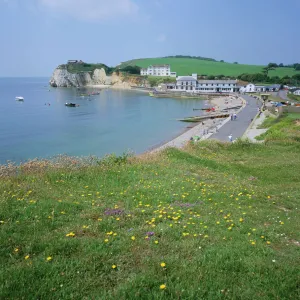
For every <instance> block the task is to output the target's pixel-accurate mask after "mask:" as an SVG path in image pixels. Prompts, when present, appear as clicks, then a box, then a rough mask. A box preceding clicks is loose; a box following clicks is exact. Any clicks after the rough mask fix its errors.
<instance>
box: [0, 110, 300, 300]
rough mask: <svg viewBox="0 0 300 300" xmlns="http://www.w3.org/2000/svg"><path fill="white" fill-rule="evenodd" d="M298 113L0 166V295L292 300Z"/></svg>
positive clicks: (295, 292) (296, 259)
mask: <svg viewBox="0 0 300 300" xmlns="http://www.w3.org/2000/svg"><path fill="white" fill-rule="evenodd" d="M297 119H299V115H290V116H285V117H283V118H281V119H279V120H277V121H276V124H275V125H274V126H276V130H275V131H276V132H277V134H270V132H273V131H274V129H272V128H273V127H271V129H270V130H271V131H270V132H269V131H268V132H267V133H266V138H267V143H266V144H257V145H256V144H249V143H248V142H237V143H234V144H228V143H219V142H213V141H206V142H202V143H198V144H195V145H193V144H190V145H189V146H187V148H186V149H184V150H182V151H180V150H176V149H168V150H166V151H165V152H163V153H161V154H156V155H153V156H150V155H145V156H142V157H132V158H128V157H126V155H124V156H122V157H114V156H111V157H107V158H106V159H104V160H101V161H98V160H96V159H92V158H90V159H86V160H83V159H81V160H78V159H75V158H67V157H65V158H61V160H60V162H59V163H57V162H54V161H53V162H51V161H44V162H43V161H36V162H30V163H27V164H24V165H23V166H22V167H20V168H17V167H14V166H13V165H9V166H7V167H4V166H3V167H1V168H0V174H1V178H0V179H1V180H0V195H1V198H0V201H1V202H0V228H1V231H0V240H1V244H0V254H1V255H0V263H1V269H0V298H1V299H297V298H298V297H299V292H300V290H299V287H300V282H299V272H300V255H299V254H300V253H299V249H300V244H299V241H300V235H299V233H300V223H299V203H300V189H299V169H300V155H299V150H300V132H299V129H300V127H299V123H298V122H297Z"/></svg>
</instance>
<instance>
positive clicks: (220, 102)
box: [143, 95, 245, 154]
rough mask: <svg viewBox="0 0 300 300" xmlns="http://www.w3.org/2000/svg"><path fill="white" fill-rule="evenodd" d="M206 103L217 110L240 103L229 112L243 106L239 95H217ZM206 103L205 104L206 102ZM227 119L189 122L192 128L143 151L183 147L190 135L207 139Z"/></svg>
mask: <svg viewBox="0 0 300 300" xmlns="http://www.w3.org/2000/svg"><path fill="white" fill-rule="evenodd" d="M206 101H207V102H208V103H210V104H212V105H213V106H214V107H216V108H217V109H218V110H219V111H221V110H222V109H225V108H228V107H234V106H237V105H242V107H241V108H239V109H232V110H230V111H228V112H229V114H232V113H237V114H238V113H239V112H240V111H241V110H242V109H243V108H244V107H245V101H244V99H242V98H240V97H239V96H235V95H232V96H228V97H219V98H214V99H212V100H206ZM206 105H207V104H206ZM228 121H230V117H228V118H220V119H207V120H205V121H203V122H197V123H191V124H194V125H190V126H191V127H192V128H189V129H188V130H183V132H182V133H181V134H179V135H178V136H176V137H174V138H173V139H170V140H168V141H167V142H162V143H159V144H158V145H157V146H154V147H151V148H150V149H149V150H147V151H145V152H144V153H143V154H145V153H155V152H159V151H161V150H164V149H166V148H168V147H175V148H179V149H180V148H183V147H184V146H185V145H186V144H187V143H188V142H189V141H190V139H191V138H192V137H194V136H198V137H199V138H200V139H199V140H198V141H203V140H206V139H208V138H209V137H210V136H211V135H213V134H214V133H216V132H217V131H218V130H219V129H220V128H221V127H222V126H223V125H225V124H226V123H227V122H228Z"/></svg>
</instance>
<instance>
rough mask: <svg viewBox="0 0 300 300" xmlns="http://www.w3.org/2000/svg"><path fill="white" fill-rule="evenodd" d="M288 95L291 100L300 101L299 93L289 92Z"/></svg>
mask: <svg viewBox="0 0 300 300" xmlns="http://www.w3.org/2000/svg"><path fill="white" fill-rule="evenodd" d="M287 96H288V98H289V99H290V100H294V101H300V96H297V95H294V94H291V93H288V94H287Z"/></svg>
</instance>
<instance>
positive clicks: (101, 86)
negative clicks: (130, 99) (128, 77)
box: [86, 84, 151, 93]
mask: <svg viewBox="0 0 300 300" xmlns="http://www.w3.org/2000/svg"><path fill="white" fill-rule="evenodd" d="M86 87H88V88H93V89H113V90H123V91H137V92H143V93H149V92H150V90H151V89H150V90H146V89H145V90H144V89H138V88H134V87H128V86H126V85H124V86H123V85H104V84H93V85H87V86H86Z"/></svg>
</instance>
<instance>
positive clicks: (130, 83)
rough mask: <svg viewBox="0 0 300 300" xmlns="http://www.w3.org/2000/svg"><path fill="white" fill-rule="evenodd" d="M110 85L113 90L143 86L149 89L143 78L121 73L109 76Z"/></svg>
mask: <svg viewBox="0 0 300 300" xmlns="http://www.w3.org/2000/svg"><path fill="white" fill-rule="evenodd" d="M111 84H112V87H114V88H123V89H130V88H131V87H137V86H139V87H140V86H143V87H149V83H148V81H147V80H145V79H144V78H143V77H140V76H136V75H127V74H122V73H119V74H117V73H115V72H114V73H113V74H112V76H111Z"/></svg>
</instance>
